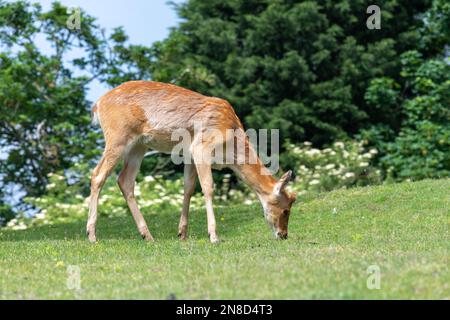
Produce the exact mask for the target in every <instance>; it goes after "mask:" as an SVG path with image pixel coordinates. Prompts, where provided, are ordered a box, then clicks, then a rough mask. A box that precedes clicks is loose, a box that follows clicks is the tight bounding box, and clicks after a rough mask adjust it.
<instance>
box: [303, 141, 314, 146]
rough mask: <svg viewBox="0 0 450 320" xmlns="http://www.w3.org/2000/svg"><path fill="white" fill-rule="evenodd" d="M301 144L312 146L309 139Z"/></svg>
mask: <svg viewBox="0 0 450 320" xmlns="http://www.w3.org/2000/svg"><path fill="white" fill-rule="evenodd" d="M303 145H305V146H312V143H311V142H309V141H305V142H303Z"/></svg>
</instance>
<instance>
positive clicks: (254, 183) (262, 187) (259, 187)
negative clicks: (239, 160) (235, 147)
mask: <svg viewBox="0 0 450 320" xmlns="http://www.w3.org/2000/svg"><path fill="white" fill-rule="evenodd" d="M233 170H234V171H235V172H236V174H237V175H238V176H239V177H240V178H241V179H242V180H243V181H244V182H245V183H246V184H247V185H248V186H249V187H250V188H251V189H252V190H253V191H254V192H255V193H256V194H257V195H258V197H259V198H260V200H262V199H265V198H266V197H267V196H268V195H270V194H271V193H272V191H273V187H274V185H275V183H276V180H275V178H274V177H273V176H272V174H271V173H270V171H269V170H268V169H267V168H266V167H265V166H264V165H263V164H262V163H261V161H260V160H259V159H258V161H257V163H255V164H242V165H236V166H235V167H234V168H233Z"/></svg>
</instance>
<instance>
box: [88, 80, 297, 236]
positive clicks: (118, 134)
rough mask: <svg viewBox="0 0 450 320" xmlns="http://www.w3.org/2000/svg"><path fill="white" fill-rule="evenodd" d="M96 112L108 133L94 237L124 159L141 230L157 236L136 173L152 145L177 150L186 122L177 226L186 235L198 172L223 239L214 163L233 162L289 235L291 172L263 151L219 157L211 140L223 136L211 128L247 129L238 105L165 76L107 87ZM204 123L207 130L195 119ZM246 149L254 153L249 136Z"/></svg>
mask: <svg viewBox="0 0 450 320" xmlns="http://www.w3.org/2000/svg"><path fill="white" fill-rule="evenodd" d="M92 114H93V119H94V120H95V121H98V122H99V124H100V126H101V128H102V130H103V134H104V137H105V149H104V152H103V156H102V158H101V160H100V162H99V163H98V165H97V166H96V168H95V169H94V170H93V173H92V177H91V196H90V206H89V218H88V222H87V234H88V238H89V240H90V241H91V242H95V241H96V235H95V230H96V221H97V206H98V198H99V193H100V191H101V189H102V187H103V184H104V182H105V180H106V179H107V177H108V176H109V175H110V173H111V171H112V170H113V169H114V168H115V166H116V165H117V163H118V162H119V160H121V159H122V158H123V159H124V166H123V169H122V171H121V172H120V174H119V176H118V184H119V187H120V190H121V191H122V194H123V196H124V197H125V199H126V201H127V203H128V206H129V208H130V211H131V214H132V215H133V218H134V220H135V222H136V224H137V228H138V230H139V232H140V234H141V236H142V237H143V238H144V239H146V240H153V237H152V236H151V234H150V232H149V230H148V227H147V224H146V223H145V220H144V218H143V216H142V214H141V212H140V211H139V208H138V206H137V203H136V199H135V197H134V185H135V179H136V176H137V174H138V171H139V167H140V164H141V161H142V159H143V158H144V155H145V153H146V152H147V150H148V149H154V150H157V151H160V152H166V153H170V152H171V151H172V149H173V148H174V146H175V145H176V144H177V141H174V139H173V138H172V134H173V132H174V131H176V130H179V129H183V130H185V131H187V132H188V133H189V135H190V136H191V138H192V139H191V140H190V142H189V146H188V151H189V155H187V156H186V158H187V159H192V161H185V165H184V201H183V208H182V211H181V217H180V222H179V228H178V235H179V237H180V238H181V239H185V238H186V236H187V226H188V213H189V203H190V198H191V196H192V194H193V192H194V189H195V184H196V178H197V176H198V177H199V180H200V185H201V188H202V191H203V194H204V197H205V204H206V212H207V221H208V233H209V237H210V241H211V242H212V243H216V242H218V241H219V239H218V237H217V233H216V221H215V217H214V210H213V204H212V200H213V178H212V172H211V169H212V168H216V167H218V168H222V167H229V168H231V169H232V170H233V171H234V172H235V173H236V174H237V175H238V176H239V177H240V178H241V179H243V180H244V182H246V183H247V184H248V185H249V186H250V187H251V188H252V189H253V190H254V191H255V192H256V194H257V196H258V197H259V199H260V201H261V203H262V206H263V209H264V216H265V219H266V221H267V223H268V224H269V226H270V227H271V228H272V230H273V231H274V234H275V236H276V237H277V238H279V239H286V238H287V235H288V221H289V215H290V209H291V206H292V203H293V202H294V201H295V194H291V193H289V192H288V191H286V190H285V187H286V185H287V183H288V182H289V180H290V178H291V171H288V172H286V173H285V174H284V175H283V176H282V177H281V179H280V180H279V181H277V180H276V179H275V178H274V177H273V176H272V175H271V174H270V172H269V171H268V170H267V169H266V168H265V167H264V165H263V164H262V162H261V160H260V159H259V158H258V157H257V156H256V161H253V162H252V163H250V162H249V161H247V162H244V163H240V162H233V163H230V164H225V165H216V164H215V163H213V161H212V155H211V153H210V150H211V146H212V145H214V147H217V145H218V144H223V143H224V141H223V140H220V139H217V137H216V136H214V135H211V134H209V133H208V132H209V131H208V130H207V129H215V132H217V131H218V132H223V133H224V132H225V131H226V130H229V129H233V130H236V129H238V130H243V126H242V124H241V122H240V120H239V118H238V117H237V116H236V114H235V112H234V110H233V108H232V107H231V105H230V104H229V103H228V102H227V101H225V100H222V99H219V98H213V97H207V96H204V95H201V94H199V93H196V92H193V91H190V90H187V89H184V88H181V87H178V86H175V85H172V84H166V83H160V82H153V81H129V82H126V83H123V84H122V85H120V86H118V87H116V88H114V89H112V90H111V91H109V92H108V93H106V94H105V95H103V96H102V97H101V98H100V99H99V100H98V101H97V102H96V104H95V105H94V107H93V109H92ZM195 123H201V124H202V128H204V129H203V130H202V131H201V132H200V133H201V134H200V133H199V132H196V130H194V124H195ZM244 145H245V150H246V152H249V153H251V154H253V155H254V154H255V152H254V150H253V149H252V147H251V146H250V144H249V141H248V138H247V137H246V136H245V138H244Z"/></svg>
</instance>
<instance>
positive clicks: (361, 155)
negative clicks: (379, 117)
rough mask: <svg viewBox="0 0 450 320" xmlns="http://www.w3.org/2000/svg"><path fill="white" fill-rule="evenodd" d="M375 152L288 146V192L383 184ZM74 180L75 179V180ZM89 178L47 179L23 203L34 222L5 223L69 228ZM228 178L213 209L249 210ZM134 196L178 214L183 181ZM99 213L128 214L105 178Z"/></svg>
mask: <svg viewBox="0 0 450 320" xmlns="http://www.w3.org/2000/svg"><path fill="white" fill-rule="evenodd" d="M376 154H377V150H376V149H370V150H368V151H366V150H364V147H363V143H362V142H354V141H350V142H346V143H344V142H336V143H334V144H333V145H332V146H331V147H329V148H325V149H316V148H313V147H312V146H311V143H310V142H304V143H303V144H301V145H293V144H289V145H287V151H286V154H285V159H284V162H285V163H286V165H287V166H288V167H289V168H293V169H294V171H295V173H296V178H295V181H294V183H292V189H293V190H294V191H297V193H298V194H299V195H300V196H301V195H304V194H305V193H307V192H320V191H328V190H332V189H337V188H342V187H349V186H354V185H367V184H372V183H378V182H380V181H381V172H380V170H376V169H374V168H372V167H371V165H370V163H371V160H372V159H373V158H374V156H375V155H376ZM74 175H75V177H74ZM89 176H90V171H89V170H88V169H87V166H83V165H79V166H78V167H76V168H74V170H73V172H66V173H64V174H63V173H58V174H50V175H49V183H48V184H47V193H46V194H45V195H43V196H41V197H38V198H28V199H27V201H28V202H29V203H30V204H32V205H33V206H34V207H36V208H37V212H36V213H35V214H34V215H33V216H32V217H27V216H24V215H19V216H18V217H16V218H15V219H12V220H10V221H9V222H8V224H7V227H9V228H12V229H17V230H21V229H26V228H27V227H28V226H30V225H41V224H51V223H58V222H69V221H74V220H77V219H86V218H87V214H88V210H89V197H88V194H89V189H88V185H89ZM230 177H231V176H230V175H229V174H225V175H224V178H223V180H222V183H221V184H220V187H219V188H216V189H215V206H216V207H220V206H223V205H227V206H228V205H230V204H251V203H253V202H255V201H256V196H255V195H254V193H253V192H251V191H250V190H249V189H248V188H246V187H244V188H232V187H231V185H230ZM135 195H136V198H137V201H138V205H139V208H140V209H141V210H142V211H143V212H146V211H147V212H148V211H152V212H164V211H170V210H178V211H179V210H181V207H182V205H183V178H179V179H174V180H170V179H167V178H166V177H162V176H146V177H144V178H143V179H142V181H140V182H139V183H137V184H136V188H135ZM203 206H204V199H203V196H202V194H201V193H196V194H194V195H193V196H192V198H191V209H192V210H195V209H199V208H203ZM99 212H100V214H101V215H103V216H107V217H115V216H124V215H127V214H128V207H127V204H126V201H125V199H124V198H123V196H122V194H121V192H120V190H119V187H118V186H117V183H116V182H115V179H114V178H113V177H111V178H109V179H108V180H107V182H106V184H105V186H104V188H103V190H102V192H101V194H100V198H99Z"/></svg>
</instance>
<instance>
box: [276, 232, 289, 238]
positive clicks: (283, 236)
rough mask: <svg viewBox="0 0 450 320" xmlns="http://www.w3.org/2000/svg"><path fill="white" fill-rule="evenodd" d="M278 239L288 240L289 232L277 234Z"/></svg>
mask: <svg viewBox="0 0 450 320" xmlns="http://www.w3.org/2000/svg"><path fill="white" fill-rule="evenodd" d="M277 237H278V239H283V240H285V239H287V237H288V234H287V232H277Z"/></svg>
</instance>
